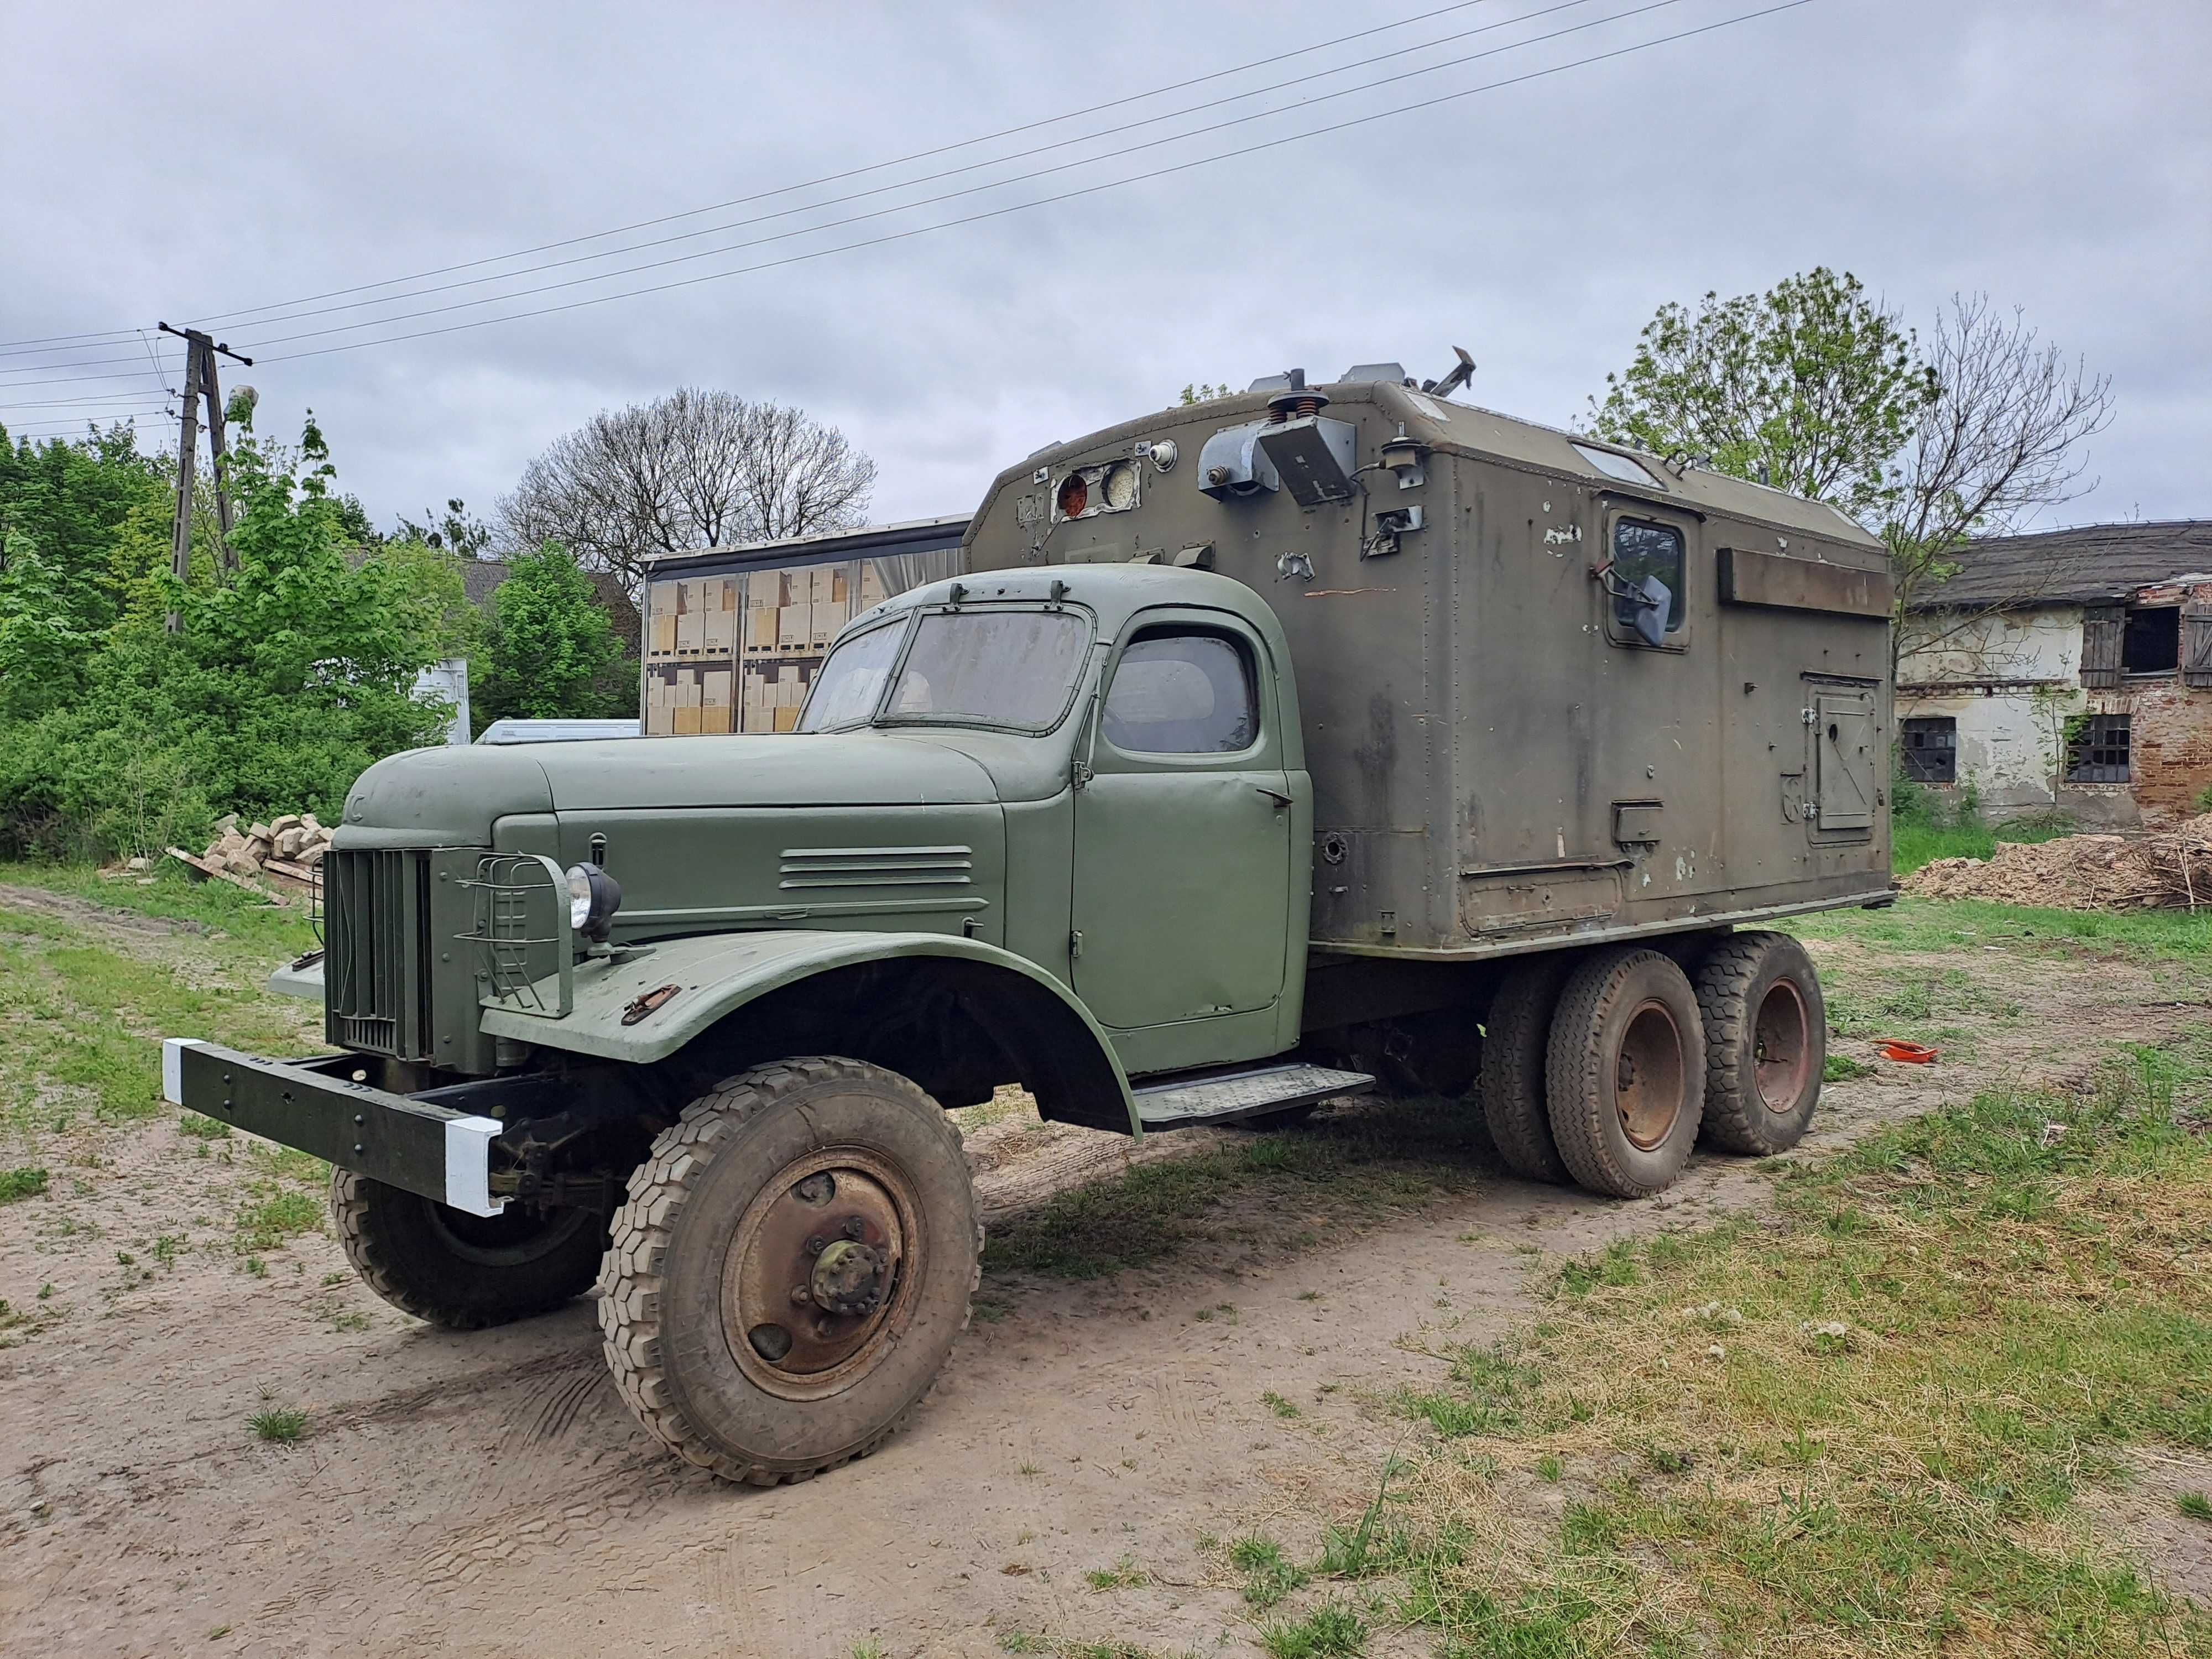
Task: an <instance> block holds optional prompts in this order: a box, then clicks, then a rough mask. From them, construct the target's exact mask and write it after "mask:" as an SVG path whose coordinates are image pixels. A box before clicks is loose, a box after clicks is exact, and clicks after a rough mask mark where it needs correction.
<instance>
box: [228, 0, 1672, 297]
mask: <svg viewBox="0 0 2212 1659" xmlns="http://www.w3.org/2000/svg"><path fill="white" fill-rule="evenodd" d="M1468 3H1473V4H1480V3H1483V0H1468ZM1593 3H1595V0H1556V3H1554V4H1552V5H1549V6H1546V7H1543V8H1541V9H1538V10H1535V11H1530V12H1523V13H1522V14H1521V15H1518V16H1515V17H1506V18H1501V19H1499V20H1498V21H1497V22H1494V23H1484V24H1481V25H1480V26H1479V27H1474V28H1468V29H1461V30H1459V31H1457V32H1456V33H1451V34H1446V35H1440V36H1438V37H1437V38H1436V39H1435V40H1424V41H1422V42H1421V43H1420V44H1419V45H1418V46H1401V47H1398V48H1396V49H1395V50H1394V51H1390V52H1377V53H1376V54H1375V55H1373V56H1372V57H1368V58H1354V59H1353V60H1352V61H1351V62H1350V63H1346V64H1335V65H1334V66H1332V67H1331V68H1328V69H1325V70H1314V71H1312V72H1311V73H1310V74H1306V75H1298V76H1291V78H1290V79H1289V80H1286V81H1276V82H1271V83H1269V84H1268V85H1267V86H1264V87H1253V88H1249V89H1248V90H1246V91H1243V92H1237V93H1231V94H1227V95H1226V96H1225V97H1220V98H1212V99H1208V100H1206V101H1204V102H1202V103H1197V104H1186V105H1184V106H1182V108H1181V109H1173V110H1164V111H1162V112H1160V113H1159V114H1158V115H1147V116H1144V117H1141V118H1139V119H1136V120H1133V121H1125V122H1123V123H1121V125H1118V126H1111V127H1100V128H1096V129H1094V130H1092V131H1089V132H1083V133H1078V134H1077V135H1076V136H1075V137H1072V138H1056V139H1054V140H1053V141H1052V142H1051V143H1046V144H1036V145H1033V146H1031V147H1030V149H1022V150H1015V151H1012V152H1011V153H1009V154H1006V155H994V156H991V157H989V158H987V160H984V161H969V162H966V163H964V164H963V165H962V166H959V167H946V168H945V169H943V170H942V171H939V172H937V173H924V174H922V175H921V177H920V178H915V179H902V180H900V181H899V182H898V183H896V184H890V185H872V186H871V187H870V188H868V189H866V190H860V191H851V192H849V193H848V194H846V195H843V196H832V197H828V198H826V199H824V200H821V201H815V202H807V203H803V204H800V205H799V206H797V207H787V208H778V209H777V210H775V212H773V213H763V214H756V215H755V216H752V217H751V218H749V219H733V220H726V221H724V222H722V223H720V224H715V225H708V226H704V227H702V228H700V229H697V230H686V231H679V232H678V233H677V234H675V235H672V236H658V237H654V238H653V239H652V240H648V241H642V242H629V243H625V244H624V245H623V246H620V247H612V248H602V249H600V250H599V252H593V253H578V254H572V255H571V256H569V257H568V258H565V259H549V260H544V261H542V262H540V263H538V264H531V265H523V266H520V267H518V268H516V269H514V270H503V271H497V272H495V273H493V274H491V275H489V276H465V277H463V278H461V279H460V280H459V281H458V282H452V283H439V284H437V285H436V286H435V287H432V288H415V289H407V290H405V291H404V292H403V293H398V294H387V295H381V296H380V297H378V298H375V299H368V300H352V301H347V302H346V303H344V304H343V305H334V306H318V307H313V309H310V310H304V311H295V310H290V309H289V307H290V306H293V305H307V303H308V301H286V302H283V303H280V304H277V305H272V306H264V307H260V310H261V311H262V312H264V313H266V312H276V311H283V312H284V313H285V314H284V315H283V316H262V317H261V318H260V319H259V320H260V323H261V325H264V326H265V325H271V324H276V323H290V322H302V321H305V320H307V319H309V318H313V317H327V316H332V315H335V314H336V313H340V312H345V311H360V310H366V309H367V308H368V307H371V306H384V305H398V304H401V303H404V301H409V300H417V299H428V297H430V296H431V295H435V294H450V293H453V292H454V291H455V290H457V289H465V288H478V287H482V286H483V285H484V284H485V283H504V282H510V281H513V280H515V279H517V278H520V277H523V276H534V275H536V274H537V273H538V272H539V271H545V270H563V269H566V268H567V267H568V266H570V265H580V264H592V263H593V262H594V261H597V260H601V259H615V258H621V257H622V256H623V255H624V254H628V253H641V252H645V251H646V250H647V249H650V248H656V247H668V246H672V245H674V244H675V243H678V242H688V241H696V240H697V239H699V238H700V237H702V236H717V235H720V234H722V233H723V232H725V231H732V230H743V229H744V228H748V227H749V226H752V225H759V224H766V223H768V222H770V221H772V220H776V219H788V218H790V217H792V216H793V215H796V214H802V213H816V212H819V211H821V210H823V209H825V208H833V207H841V206H842V205H843V204H846V203H848V202H860V201H866V200H867V199H868V198H869V197H874V196H886V195H890V194H891V193H893V192H895V191H908V190H915V189H918V188H920V187H921V185H929V184H935V183H937V182H939V180H941V179H957V178H959V177H960V176H962V175H963V174H964V173H979V172H981V171H982V170H983V169H985V168H987V167H1004V166H1006V165H1008V164H1009V163H1012V162H1015V161H1027V160H1030V158H1032V157H1035V156H1038V155H1050V154H1052V153H1053V152H1054V151H1055V150H1064V149H1073V148H1074V147H1075V146H1076V145H1079V144H1088V143H1096V142H1097V141H1098V140H1099V139H1102V138H1111V137H1117V136H1118V135H1120V134H1122V133H1127V132H1135V131H1139V130H1141V129H1143V128H1146V127H1152V126H1158V125H1160V124H1161V123H1163V122H1167V121H1176V120H1180V119H1182V118H1183V117H1185V116H1189V115H1200V114H1203V113H1204V112H1206V111H1207V110H1212V109H1221V108H1224V107H1225V106H1228V105H1231V104H1238V103H1243V102H1244V101H1245V100H1248V99H1252V98H1264V97H1266V96H1267V94H1270V93H1275V92H1284V91H1287V90H1288V89H1289V88H1292V87H1301V86H1306V85H1309V84H1310V83H1311V82H1316V81H1325V80H1328V78H1329V77H1330V76H1337V75H1346V74H1349V73H1350V72H1351V71H1352V70H1358V69H1365V68H1368V67H1369V66H1370V65H1372V64H1383V63H1388V62H1389V60H1390V59H1392V58H1406V57H1410V56H1411V55H1412V54H1413V53H1415V52H1431V51H1433V50H1435V49H1436V48H1437V47H1438V46H1449V45H1450V44H1451V43H1452V42H1454V41H1455V40H1468V39H1470V38H1472V37H1473V36H1475V35H1478V34H1490V33H1495V32H1496V31H1498V30H1499V29H1503V28H1510V27H1513V26H1514V25H1516V24H1518V23H1528V22H1533V21H1535V20H1536V19H1538V18H1541V17H1549V16H1551V15H1553V14H1554V13H1557V12H1562V11H1570V10H1572V9H1575V8H1576V7H1578V6H1587V5H1590V4H1593ZM1660 3H1661V4H1672V3H1674V0H1660ZM1644 9H1645V10H1651V9H1656V8H1655V7H1645V8H1644ZM1620 15H1622V16H1632V15H1635V14H1634V13H1632V12H1629V13H1622V14H1620ZM1600 21H1606V20H1600ZM1583 27H1595V25H1594V24H1593V25H1584V26H1583ZM1565 32H1567V31H1562V33H1565ZM1555 38H1557V37H1556V36H1555V35H1539V36H1537V37H1535V39H1534V40H1530V41H1522V42H1520V43H1518V44H1520V45H1523V46H1526V45H1534V44H1536V43H1537V42H1540V41H1542V40H1552V39H1555ZM1512 49H1513V48H1512V47H1510V46H1509V47H1502V48H1500V49H1499V50H1501V51H1510V50H1512ZM1481 55H1483V54H1474V56H1481ZM1472 61H1473V57H1462V58H1448V59H1446V60H1444V61H1443V62H1442V63H1439V64H1427V65H1425V66H1424V67H1422V68H1419V69H1416V70H1407V72H1406V73H1405V74H1403V75H1400V76H1387V77H1384V78H1383V79H1381V80H1376V81H1370V82H1366V83H1365V84H1364V86H1359V87H1352V88H1346V89H1343V90H1340V91H1337V92H1333V93H1328V94H1322V96H1321V97H1320V98H1315V99H1306V100H1300V102H1299V103H1296V104H1285V105H1282V106H1279V107H1277V108H1275V109H1273V110H1262V111H1261V112H1258V113H1257V114H1255V115H1250V116H1245V117H1243V118H1241V119H1243V120H1247V121H1257V120H1264V119H1266V118H1267V117H1268V116H1269V115H1279V114H1282V113H1284V112H1286V111H1288V110H1291V109H1295V108H1298V107H1301V106H1310V105H1311V104H1315V103H1325V102H1328V100H1331V99H1334V98H1343V97H1347V96H1350V95H1351V94H1353V93H1358V92H1362V91H1366V90H1370V89H1371V88H1375V87H1378V86H1387V85H1389V84H1390V83H1391V82H1393V81H1396V80H1404V79H1408V78H1411V77H1412V76H1417V75H1431V74H1435V73H1437V72H1438V71H1439V70H1447V69H1453V68H1456V67H1458V66H1460V65H1462V64H1467V63H1469V62H1472ZM1060 119H1064V118H1060ZM1223 125H1227V124H1223ZM1209 131H1218V125H1217V126H1212V127H1197V128H1194V129H1191V130H1190V131H1188V132H1184V133H1181V134H1177V135H1176V137H1196V136H1198V135H1200V134H1202V133H1206V132H1209ZM1155 142H1157V143H1173V142H1175V138H1168V139H1162V140H1158V141H1155ZM1138 148H1141V146H1139V147H1138ZM1129 153H1130V151H1129V150H1128V149H1121V150H1109V151H1107V152H1105V153H1104V154H1103V155H1094V156H1091V157H1088V158H1086V160H1087V161H1109V160H1111V159H1113V158H1114V157H1115V156H1116V155H1127V154H1129ZM1066 165H1067V166H1070V167H1079V166H1082V165H1085V161H1073V162H1070V163H1067V164H1066ZM1039 176H1040V174H1039V173H1024V174H1020V175H1018V176H1017V177H1015V178H1013V179H1000V180H998V181H996V182H994V183H990V184H984V185H975V186H974V187H973V189H971V190H968V191H949V192H947V193H945V194H944V195H939V196H933V197H925V198H922V199H921V200H919V201H912V202H907V203H903V204H899V205H898V206H896V207H893V208H890V209H888V210H886V211H890V212H900V211H903V210H906V209H908V208H915V207H927V206H931V205H933V204H936V203H939V202H944V201H949V200H951V199H952V198H953V197H956V196H960V195H969V194H974V193H975V192H976V191H985V190H995V189H997V188H999V187H1000V185H1006V184H1018V183H1020V182H1022V181H1023V180H1024V179H1033V178H1036V177H1039ZM799 188H803V186H791V187H789V188H788V189H786V190H783V191H769V192H764V195H787V194H789V193H790V191H791V190H793V189H799ZM756 199H759V198H756ZM853 222H854V221H853V220H850V219H845V220H838V221H836V222H834V223H835V224H851V223H853ZM825 228H834V225H832V226H823V225H815V226H805V227H800V228H795V229H793V230H792V231H790V232H788V233H787V234H791V235H794V236H797V235H804V234H807V232H808V231H809V230H819V229H825ZM605 234H608V235H613V234H621V233H618V232H608V233H605ZM578 240H602V239H601V238H579V239H578ZM738 246H758V244H757V243H740V244H738ZM731 251H732V249H730V248H727V247H724V248H710V249H706V250H702V251H701V252H696V253H692V254H688V255H684V256H681V257H683V258H712V257H713V256H714V254H716V253H726V252H731ZM516 257H519V256H516ZM479 263H499V262H497V261H480V262H479ZM669 263H672V262H669ZM650 269H653V266H650V265H632V266H628V267H624V268H623V270H613V271H603V272H601V273H599V274H600V276H621V275H624V274H627V273H628V272H631V271H636V270H650ZM413 280H416V279H414V278H399V279H396V282H403V281H413ZM585 280H587V281H589V280H596V279H593V278H586V279H585ZM396 282H395V283H379V284H374V285H371V286H378V287H390V286H394V285H396ZM341 291H342V292H344V293H355V292H359V291H361V290H357V289H344V290H341ZM532 291H536V292H542V291H543V290H532ZM254 314H255V313H229V314H227V315H225V316H223V317H222V318H218V319H211V320H210V321H209V323H208V324H207V325H208V326H210V327H212V326H216V325H228V326H232V327H236V326H239V325H240V324H241V321H242V319H245V318H246V317H250V316H252V315H254ZM416 314H418V315H419V314H421V313H416ZM364 326H366V325H364Z"/></svg>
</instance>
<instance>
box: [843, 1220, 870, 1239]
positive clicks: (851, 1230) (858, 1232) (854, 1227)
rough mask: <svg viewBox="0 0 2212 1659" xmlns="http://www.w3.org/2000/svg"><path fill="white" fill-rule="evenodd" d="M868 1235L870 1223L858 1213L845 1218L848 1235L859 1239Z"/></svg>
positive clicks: (846, 1235)
mask: <svg viewBox="0 0 2212 1659" xmlns="http://www.w3.org/2000/svg"><path fill="white" fill-rule="evenodd" d="M867 1236H868V1224H867V1223H866V1222H865V1221H863V1220H861V1219H860V1217H858V1216H856V1215H854V1216H847V1217H846V1218H845V1237H848V1238H850V1239H855V1240H857V1239H862V1238H866V1237H867Z"/></svg>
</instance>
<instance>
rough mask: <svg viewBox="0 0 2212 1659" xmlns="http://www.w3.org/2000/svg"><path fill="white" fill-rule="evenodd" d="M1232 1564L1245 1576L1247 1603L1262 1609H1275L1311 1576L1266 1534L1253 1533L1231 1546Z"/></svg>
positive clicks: (1230, 1557)
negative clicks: (1295, 1563)
mask: <svg viewBox="0 0 2212 1659" xmlns="http://www.w3.org/2000/svg"><path fill="white" fill-rule="evenodd" d="M1229 1564H1230V1565H1231V1566H1233V1567H1235V1568H1236V1569H1237V1571H1239V1572H1241V1573H1243V1575H1244V1600H1245V1601H1247V1602H1249V1604H1250V1605H1251V1606H1253V1607H1258V1608H1261V1609H1262V1610H1263V1611H1264V1610H1265V1609H1267V1608H1268V1607H1274V1606H1276V1605H1277V1604H1278V1603H1279V1602H1280V1601H1282V1600H1283V1598H1284V1597H1285V1596H1287V1595H1290V1594H1291V1591H1293V1590H1297V1589H1304V1587H1305V1585H1306V1583H1307V1581H1308V1580H1309V1579H1310V1577H1312V1575H1311V1574H1310V1573H1309V1572H1307V1571H1306V1570H1305V1569H1304V1568H1303V1567H1300V1566H1297V1565H1294V1564H1293V1563H1292V1562H1291V1559H1289V1557H1287V1556H1285V1554H1284V1553H1283V1547H1282V1546H1281V1545H1280V1544H1278V1543H1277V1542H1276V1541H1274V1540H1273V1539H1272V1538H1270V1537H1268V1536H1267V1534H1264V1533H1251V1534H1247V1535H1246V1536H1244V1537H1243V1538H1239V1539H1237V1541H1235V1542H1233V1543H1231V1545H1230V1547H1229Z"/></svg>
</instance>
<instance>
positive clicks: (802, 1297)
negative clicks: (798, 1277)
mask: <svg viewBox="0 0 2212 1659" xmlns="http://www.w3.org/2000/svg"><path fill="white" fill-rule="evenodd" d="M791 1299H792V1302H793V1304H794V1305H801V1304H805V1303H809V1302H811V1301H813V1300H814V1292H813V1291H810V1290H808V1289H807V1288H806V1286H805V1285H793V1286H792V1287H791Z"/></svg>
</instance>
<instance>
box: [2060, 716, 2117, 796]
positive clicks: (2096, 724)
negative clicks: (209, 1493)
mask: <svg viewBox="0 0 2212 1659" xmlns="http://www.w3.org/2000/svg"><path fill="white" fill-rule="evenodd" d="M2128 735H2129V734H2128V717H2127V716H2126V715H2125V714H2085V715H2082V716H2081V717H2080V719H2079V720H2075V722H2073V723H2072V724H2071V725H2070V726H2069V729H2068V732H2067V736H2066V781H2067V782H2069V783H2125V782H2127V781H2128V776H2129V775H2128Z"/></svg>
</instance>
